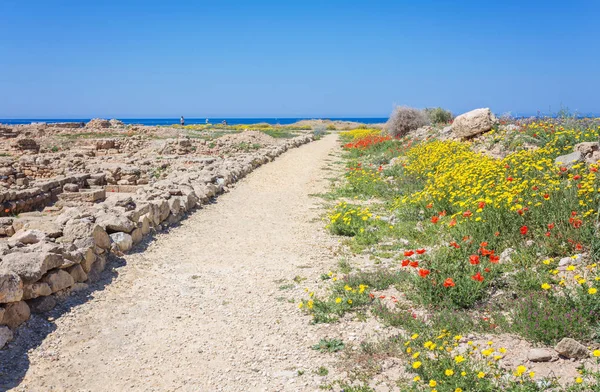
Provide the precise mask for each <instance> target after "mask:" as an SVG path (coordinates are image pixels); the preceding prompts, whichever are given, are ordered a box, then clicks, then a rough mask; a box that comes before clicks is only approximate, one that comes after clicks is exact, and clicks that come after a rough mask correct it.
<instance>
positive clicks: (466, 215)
mask: <svg viewBox="0 0 600 392" xmlns="http://www.w3.org/2000/svg"><path fill="white" fill-rule="evenodd" d="M472 215H473V213H472V212H471V211H469V210H466V211H465V212H463V216H464V217H465V218H468V217H470V216H472Z"/></svg>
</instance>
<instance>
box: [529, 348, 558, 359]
mask: <svg viewBox="0 0 600 392" xmlns="http://www.w3.org/2000/svg"><path fill="white" fill-rule="evenodd" d="M527 359H529V360H530V361H531V362H548V361H551V360H552V351H550V350H546V349H543V348H532V349H531V350H529V352H528V353H527Z"/></svg>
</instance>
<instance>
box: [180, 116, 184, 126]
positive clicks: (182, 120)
mask: <svg viewBox="0 0 600 392" xmlns="http://www.w3.org/2000/svg"><path fill="white" fill-rule="evenodd" d="M179 123H180V124H181V126H182V127H183V126H184V125H185V118H183V116H181V118H180V119H179Z"/></svg>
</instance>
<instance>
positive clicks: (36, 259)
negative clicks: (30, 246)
mask: <svg viewBox="0 0 600 392" xmlns="http://www.w3.org/2000/svg"><path fill="white" fill-rule="evenodd" d="M62 263H63V257H62V255H60V254H56V253H50V252H27V253H26V252H14V253H10V254H7V255H5V256H3V257H2V261H0V269H5V270H8V271H13V272H15V273H17V275H19V277H20V278H21V279H22V280H23V281H24V282H35V281H38V280H40V279H41V278H42V276H43V275H44V274H45V273H46V272H48V271H49V270H51V269H52V268H58V267H60V266H61V264H62Z"/></svg>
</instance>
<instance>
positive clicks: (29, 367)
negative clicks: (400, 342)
mask: <svg viewBox="0 0 600 392" xmlns="http://www.w3.org/2000/svg"><path fill="white" fill-rule="evenodd" d="M336 148H337V136H336V135H329V136H326V137H325V138H323V139H322V140H320V141H317V142H313V143H310V144H307V145H305V146H302V147H300V148H297V149H293V150H290V151H288V152H287V153H285V154H284V155H282V156H281V157H279V158H277V159H276V160H275V161H274V162H272V163H269V164H267V165H265V166H263V167H261V168H259V169H257V170H256V171H255V172H253V173H251V174H250V175H249V176H248V177H247V178H245V179H244V180H242V181H241V182H240V183H238V184H237V185H236V186H235V188H234V189H232V190H231V192H229V193H227V194H224V195H222V196H220V197H219V198H218V199H217V202H216V203H215V204H212V205H208V206H205V207H204V208H203V209H202V210H201V211H198V212H196V213H194V214H193V215H192V216H190V217H189V218H188V219H186V220H184V221H183V222H182V224H181V226H179V227H177V228H174V229H172V230H170V232H169V233H166V234H159V235H158V236H157V237H156V238H155V240H154V241H153V242H151V243H150V244H149V245H148V248H147V249H146V250H145V251H143V252H140V253H136V254H132V255H128V256H126V257H125V260H124V263H122V264H121V265H120V266H117V267H116V268H115V269H114V276H113V277H112V278H111V282H110V283H107V284H106V285H105V287H104V288H103V289H102V290H97V291H93V292H92V293H91V294H90V295H89V297H90V298H89V299H88V300H87V301H85V302H83V301H82V302H81V303H80V304H78V305H76V306H73V307H71V308H70V309H69V310H68V311H65V312H64V313H63V314H62V315H60V317H57V318H56V320H53V319H52V318H50V322H51V326H52V329H53V331H50V332H49V333H48V334H47V336H43V338H39V342H38V343H37V344H36V345H34V346H33V347H31V348H30V350H29V352H28V353H27V352H24V353H23V357H22V358H13V360H15V363H16V362H19V361H20V362H19V363H21V365H19V366H22V369H21V371H22V373H23V374H21V375H16V374H14V373H13V374H12V376H13V378H14V377H18V378H19V380H18V381H16V382H15V381H14V380H13V382H15V384H17V383H18V385H16V386H15V385H13V386H14V389H13V390H15V391H125V390H128V391H194V392H195V391H281V390H289V391H297V390H311V391H312V390H317V386H318V379H317V380H314V378H315V377H312V378H311V376H307V377H295V376H297V373H298V370H299V369H314V368H315V366H317V365H320V364H322V363H324V364H331V363H332V359H330V358H327V357H326V356H323V355H318V354H317V353H315V351H314V350H311V349H310V345H311V344H314V343H315V341H314V339H315V336H314V334H313V333H311V332H310V331H309V329H310V327H309V325H308V318H307V316H304V315H302V314H301V312H299V311H298V310H297V308H296V306H295V304H293V303H290V302H288V299H287V297H285V292H284V291H281V288H280V287H281V286H282V285H285V283H290V282H291V280H290V279H292V278H293V277H294V276H296V275H302V274H303V271H305V270H304V268H306V269H307V270H308V271H309V272H308V273H309V274H312V275H313V276H318V275H316V274H318V273H320V272H323V271H324V270H326V268H328V265H331V263H332V261H331V250H330V249H331V247H332V246H333V245H335V243H336V242H335V240H333V239H332V238H330V237H329V236H327V235H326V234H325V233H324V231H323V224H322V222H321V221H320V220H319V219H318V217H319V216H320V214H321V213H322V209H321V207H320V203H321V202H320V201H319V199H318V198H315V197H311V196H310V195H311V194H314V193H318V192H322V191H325V190H326V189H327V187H328V183H327V180H326V179H325V177H326V176H327V173H328V172H326V171H323V170H322V168H323V166H324V165H325V164H326V163H327V162H328V161H331V157H329V155H330V154H331V153H332V152H333V151H335V150H336ZM306 274H307V273H306V272H304V275H306ZM36 320H37V321H36ZM32 322H33V323H36V322H37V323H42V322H47V321H46V320H45V319H43V320H41V318H39V317H38V318H37V319H32ZM31 330H33V328H31ZM21 335H22V336H19V338H18V339H21V340H22V339H26V338H27V336H26V335H27V334H26V333H24V334H21ZM34 338H35V336H33V335H32V336H29V339H34ZM17 343H18V342H17ZM2 358H3V359H4V360H6V356H4V357H1V356H0V359H2ZM4 365H6V362H5V364H4ZM12 371H13V372H14V371H15V370H14V369H13V370H12ZM3 376H7V374H6V373H4V374H3ZM5 385H8V384H5Z"/></svg>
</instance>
